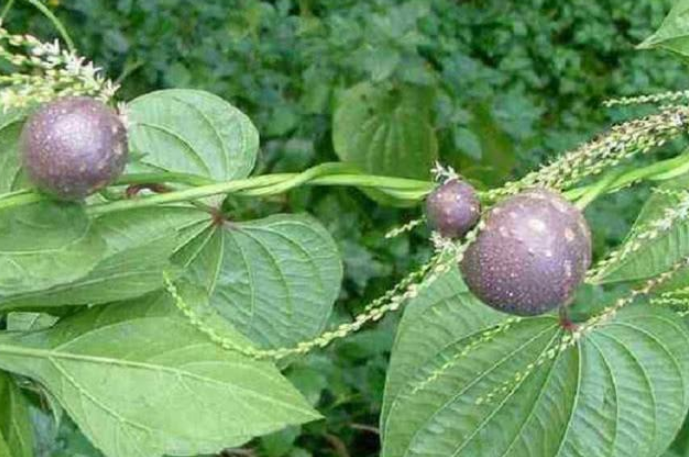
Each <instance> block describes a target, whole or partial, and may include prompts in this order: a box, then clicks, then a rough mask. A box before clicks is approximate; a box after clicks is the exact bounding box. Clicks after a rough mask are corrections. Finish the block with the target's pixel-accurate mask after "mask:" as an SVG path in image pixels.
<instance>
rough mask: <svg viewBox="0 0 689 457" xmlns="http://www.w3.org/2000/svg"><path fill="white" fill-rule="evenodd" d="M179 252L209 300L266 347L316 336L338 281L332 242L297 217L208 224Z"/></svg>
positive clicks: (323, 231) (314, 225)
mask: <svg viewBox="0 0 689 457" xmlns="http://www.w3.org/2000/svg"><path fill="white" fill-rule="evenodd" d="M180 256H186V257H187V258H188V259H187V263H188V264H190V265H191V267H190V277H191V278H193V281H194V282H195V283H198V284H200V285H203V287H204V288H205V289H206V290H208V292H209V294H210V297H211V299H210V303H211V306H213V307H214V308H215V309H216V310H217V311H218V312H219V313H220V314H221V315H222V316H224V317H225V318H226V319H228V320H229V321H231V322H232V323H233V324H234V325H235V327H236V328H237V329H239V330H240V331H241V332H242V333H243V334H244V335H246V336H248V337H249V338H251V340H252V341H253V342H254V343H256V344H257V345H259V346H261V347H264V348H265V347H272V348H276V347H285V346H291V345H294V344H295V343H298V342H300V341H302V340H305V339H309V338H313V337H314V336H316V335H318V334H319V333H320V332H321V331H322V330H323V328H324V327H325V324H326V322H327V320H328V317H329V316H330V313H331V311H332V306H333V303H334V301H335V299H336V298H337V296H338V294H339V290H340V284H341V282H342V263H341V261H340V256H339V253H338V250H337V246H336V244H335V242H334V241H333V239H332V237H331V236H330V234H329V233H328V231H327V230H326V229H325V228H324V227H323V226H322V225H321V224H320V223H319V222H318V221H317V220H315V219H313V218H311V217H309V216H303V215H277V216H272V217H268V218H266V219H261V220H257V221H252V222H243V223H228V224H225V225H223V226H217V225H214V226H211V227H209V228H208V229H207V230H206V231H204V232H203V233H201V235H199V236H198V237H197V238H196V239H195V240H194V241H193V242H191V243H189V245H188V246H187V247H186V248H185V250H184V252H181V253H180Z"/></svg>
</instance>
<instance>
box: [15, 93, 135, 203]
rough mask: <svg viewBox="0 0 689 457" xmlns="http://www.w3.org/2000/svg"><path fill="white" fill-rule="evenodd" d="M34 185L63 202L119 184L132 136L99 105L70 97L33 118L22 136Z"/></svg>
mask: <svg viewBox="0 0 689 457" xmlns="http://www.w3.org/2000/svg"><path fill="white" fill-rule="evenodd" d="M21 151H22V160H23V165H24V168H25V169H26V172H27V173H28V175H29V178H30V180H31V182H33V183H34V185H36V187H38V188H39V189H40V190H42V191H43V192H45V193H47V194H50V195H52V196H54V197H56V198H58V199H61V200H81V199H83V198H85V197H87V196H88V195H91V194H93V193H94V192H97V191H98V190H100V189H102V188H104V187H106V186H107V185H108V184H110V183H112V182H113V181H114V180H115V179H117V178H118V177H119V176H120V174H121V173H122V171H123V170H124V167H125V165H126V163H127V155H128V152H129V150H128V146H127V132H126V129H125V126H124V124H123V123H122V121H121V120H120V118H119V117H118V116H117V113H116V112H115V111H114V110H112V109H111V108H109V107H108V106H106V105H105V104H103V103H101V102H100V101H98V100H95V99H92V98H87V97H66V98H62V99H59V100H56V101H54V102H51V103H47V104H46V105H44V106H42V107H41V108H40V109H39V110H38V111H36V112H35V113H34V114H33V115H31V116H30V117H29V119H28V121H27V122H26V124H25V126H24V129H23V131H22V139H21Z"/></svg>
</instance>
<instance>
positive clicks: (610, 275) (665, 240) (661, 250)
mask: <svg viewBox="0 0 689 457" xmlns="http://www.w3.org/2000/svg"><path fill="white" fill-rule="evenodd" d="M687 185H689V176H683V177H680V178H678V179H675V180H673V181H669V182H667V183H666V184H663V185H662V186H661V187H660V189H661V190H669V191H673V190H684V189H686V188H687ZM682 200H685V202H684V205H685V206H686V205H687V202H686V200H687V197H686V196H684V197H682V196H680V195H678V194H665V193H656V194H653V195H651V197H649V199H648V200H647V201H646V203H645V204H644V206H643V208H642V209H641V212H640V213H639V217H638V218H637V220H636V222H635V223H634V227H632V230H631V231H630V232H629V235H628V236H627V239H626V240H625V242H624V243H623V245H622V246H621V247H620V248H619V249H620V251H627V252H629V253H628V254H626V255H624V256H622V257H621V258H619V259H615V260H614V261H613V262H610V263H609V264H608V265H607V266H606V267H605V268H603V269H602V270H601V271H600V272H599V273H598V274H596V276H595V277H594V278H593V279H592V281H591V282H593V283H595V284H608V283H615V282H625V281H640V280H644V279H650V278H653V277H655V276H658V275H659V274H661V273H663V272H666V271H668V270H669V269H670V268H671V267H672V266H673V265H675V264H677V262H679V261H680V260H682V259H683V258H686V257H687V256H689V220H687V217H686V215H684V216H682V215H679V217H673V214H674V213H675V212H677V211H678V210H680V211H683V210H682V208H683V206H682ZM663 221H669V222H672V223H671V224H664V223H662V222H663Z"/></svg>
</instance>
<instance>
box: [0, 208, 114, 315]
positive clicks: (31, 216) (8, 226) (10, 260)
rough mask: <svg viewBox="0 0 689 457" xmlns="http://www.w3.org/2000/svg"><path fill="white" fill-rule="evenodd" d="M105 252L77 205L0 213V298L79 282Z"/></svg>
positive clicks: (102, 244)
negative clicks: (77, 280) (75, 281)
mask: <svg viewBox="0 0 689 457" xmlns="http://www.w3.org/2000/svg"><path fill="white" fill-rule="evenodd" d="M104 251H105V243H104V241H103V239H102V238H101V236H100V235H99V234H98V233H97V232H96V231H95V230H93V227H92V224H91V221H90V220H89V219H88V217H87V216H86V214H85V212H84V209H83V208H82V207H81V206H79V205H74V204H60V203H50V202H43V203H37V204H33V205H27V206H22V207H17V208H13V209H7V210H3V211H0V300H3V301H4V300H7V299H9V298H11V297H12V296H15V295H18V294H22V293H28V292H33V291H38V290H43V289H47V288H49V287H53V286H55V285H58V284H64V283H68V282H71V281H74V280H76V279H78V278H81V277H83V276H85V275H86V274H87V273H88V272H89V271H91V270H92V269H93V267H94V266H95V265H96V264H97V263H98V261H100V260H101V258H102V256H103V254H104Z"/></svg>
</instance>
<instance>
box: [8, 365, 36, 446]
mask: <svg viewBox="0 0 689 457" xmlns="http://www.w3.org/2000/svg"><path fill="white" fill-rule="evenodd" d="M0 442H1V443H0V456H2V457H34V452H33V448H34V445H33V434H32V431H31V422H30V419H29V406H28V402H27V400H26V398H25V397H24V395H23V394H22V393H21V391H20V390H19V387H17V385H16V383H15V382H14V380H13V379H12V377H11V376H10V375H9V374H7V373H3V372H0ZM3 444H4V449H3Z"/></svg>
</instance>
